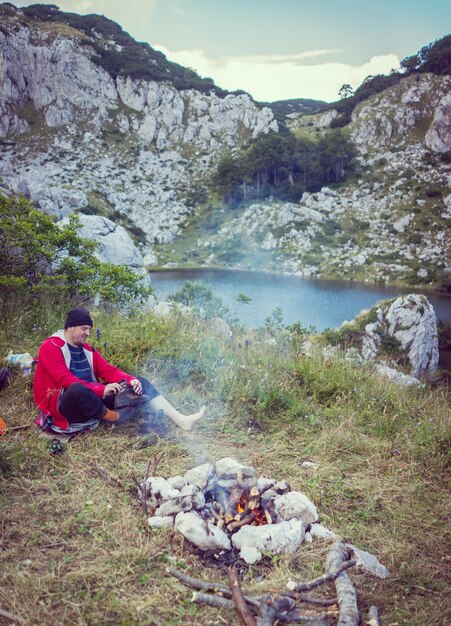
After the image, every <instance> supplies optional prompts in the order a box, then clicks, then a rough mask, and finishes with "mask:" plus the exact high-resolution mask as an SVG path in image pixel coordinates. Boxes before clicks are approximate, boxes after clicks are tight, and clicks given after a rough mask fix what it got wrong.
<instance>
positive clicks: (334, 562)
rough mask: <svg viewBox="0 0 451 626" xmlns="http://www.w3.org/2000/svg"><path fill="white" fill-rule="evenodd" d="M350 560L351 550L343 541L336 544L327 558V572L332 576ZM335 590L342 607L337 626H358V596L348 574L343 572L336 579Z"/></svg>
mask: <svg viewBox="0 0 451 626" xmlns="http://www.w3.org/2000/svg"><path fill="white" fill-rule="evenodd" d="M348 559H349V549H348V548H347V547H346V546H345V545H344V543H342V542H341V541H337V542H335V543H334V544H333V545H332V547H331V549H330V552H329V554H328V555H327V558H326V572H327V573H328V574H332V573H333V572H335V571H336V570H337V568H339V567H340V565H341V564H342V563H343V564H344V562H346V561H348ZM348 562H349V561H348ZM335 589H336V590H337V598H338V604H339V607H340V613H339V616H338V622H337V626H358V623H359V610H358V608H357V594H356V591H355V588H354V585H353V584H352V581H351V579H350V578H349V575H348V574H347V572H345V571H342V572H341V573H340V574H339V576H337V577H336V578H335Z"/></svg>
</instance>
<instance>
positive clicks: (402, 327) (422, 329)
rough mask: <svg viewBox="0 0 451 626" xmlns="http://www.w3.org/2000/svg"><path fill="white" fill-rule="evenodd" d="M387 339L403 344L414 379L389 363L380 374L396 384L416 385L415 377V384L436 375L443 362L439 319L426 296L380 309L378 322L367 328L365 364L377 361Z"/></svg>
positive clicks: (403, 299) (407, 298)
mask: <svg viewBox="0 0 451 626" xmlns="http://www.w3.org/2000/svg"><path fill="white" fill-rule="evenodd" d="M384 336H388V337H394V338H395V339H397V340H398V341H399V343H400V345H401V348H402V350H404V351H405V352H406V353H407V356H408V359H409V364H410V370H411V371H410V377H409V376H407V377H406V376H405V375H404V374H402V373H400V372H398V371H397V370H395V369H393V368H390V367H389V366H388V365H387V364H386V363H380V364H379V365H378V370H379V372H380V373H382V374H384V375H386V376H388V377H389V378H391V379H392V380H396V382H401V383H402V384H412V380H411V379H412V377H413V378H414V380H415V379H418V378H421V377H423V376H429V375H431V374H433V373H434V372H435V371H436V369H437V366H438V359H439V352H438V333H437V318H436V316H435V312H434V309H433V307H432V305H431V303H430V302H429V301H428V299H427V298H426V296H424V295H421V294H409V295H407V296H400V297H399V298H397V299H396V300H395V301H394V302H392V303H391V304H389V305H387V306H384V307H380V308H379V309H378V311H377V321H376V322H374V323H371V324H367V325H366V326H365V334H364V336H363V338H362V357H363V358H364V359H365V360H367V361H368V360H373V359H375V358H376V357H377V355H378V353H379V350H380V346H381V344H382V341H383V337H384ZM416 382H417V381H416Z"/></svg>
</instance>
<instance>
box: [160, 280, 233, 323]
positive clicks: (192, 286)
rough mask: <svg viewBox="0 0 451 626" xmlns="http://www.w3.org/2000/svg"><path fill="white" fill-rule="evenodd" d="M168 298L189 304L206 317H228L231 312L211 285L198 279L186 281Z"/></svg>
mask: <svg viewBox="0 0 451 626" xmlns="http://www.w3.org/2000/svg"><path fill="white" fill-rule="evenodd" d="M168 300H170V301H172V302H178V303H180V304H184V305H185V306H189V307H191V308H192V309H193V310H194V311H195V312H196V313H199V314H200V315H202V316H204V317H206V318H209V317H215V316H218V317H227V315H228V313H229V309H228V307H226V306H225V304H224V303H223V301H222V300H221V298H220V297H219V296H217V295H215V294H214V293H213V290H212V288H211V287H207V286H206V285H203V284H202V283H200V282H196V281H186V282H185V283H184V284H183V287H181V288H180V289H178V290H177V291H176V292H175V293H173V294H171V295H169V296H168Z"/></svg>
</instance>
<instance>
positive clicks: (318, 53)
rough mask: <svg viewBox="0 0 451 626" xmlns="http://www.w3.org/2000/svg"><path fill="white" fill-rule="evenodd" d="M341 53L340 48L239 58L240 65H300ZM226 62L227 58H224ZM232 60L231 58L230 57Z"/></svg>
mask: <svg viewBox="0 0 451 626" xmlns="http://www.w3.org/2000/svg"><path fill="white" fill-rule="evenodd" d="M337 52H341V49H340V48H335V49H332V50H309V51H308V52H300V53H299V54H291V55H283V54H260V55H246V56H242V57H235V58H239V59H240V60H241V62H242V63H245V62H248V63H256V64H263V65H278V64H280V63H284V64H287V63H290V64H292V65H300V64H302V62H303V61H305V60H306V59H314V58H317V57H322V56H325V55H329V54H337ZM225 59H226V60H227V59H228V57H226V58H225ZM231 59H232V60H233V57H231Z"/></svg>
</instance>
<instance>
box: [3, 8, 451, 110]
mask: <svg viewBox="0 0 451 626" xmlns="http://www.w3.org/2000/svg"><path fill="white" fill-rule="evenodd" d="M12 3H13V4H15V5H16V6H19V7H20V6H27V5H29V4H34V3H33V2H29V1H28V2H18V1H14V0H12ZM40 4H56V5H57V6H59V7H60V9H61V10H63V11H69V12H74V13H80V14H87V13H98V14H101V15H105V16H106V17H109V18H110V19H113V20H114V21H116V22H118V23H119V24H120V25H121V26H122V28H123V29H124V30H126V31H127V32H128V33H130V35H132V36H133V37H134V38H135V39H137V40H139V41H146V42H148V43H149V44H150V45H151V46H152V47H153V48H155V49H157V50H160V51H161V52H163V53H164V54H165V55H166V56H167V58H168V59H169V60H171V61H174V62H176V63H180V64H181V65H184V66H186V67H190V68H192V69H194V70H196V72H198V73H199V74H200V75H201V76H204V77H207V76H208V77H210V78H213V80H214V81H215V83H216V84H217V85H218V86H219V87H222V88H223V89H228V90H230V91H233V90H235V89H243V90H244V91H247V92H248V93H250V94H251V95H252V96H253V97H254V98H255V99H256V100H258V101H264V102H272V101H275V100H286V99H290V98H313V99H316V100H325V101H327V102H332V101H334V100H337V98H338V91H339V89H340V87H341V86H342V85H343V84H345V83H349V84H350V85H351V86H352V87H353V88H357V87H358V86H359V85H360V84H361V83H362V81H363V80H364V78H365V77H366V76H368V75H370V74H388V73H389V72H390V70H391V69H397V68H398V67H399V62H400V61H401V60H402V59H403V58H405V57H407V56H411V55H412V54H415V53H416V52H418V50H419V49H420V48H422V47H423V46H425V45H427V44H429V43H431V42H433V41H435V40H436V39H439V38H441V37H443V36H444V35H447V34H449V31H450V27H451V2H450V1H449V0H428V1H426V0H377V1H375V0H342V1H341V2H340V1H338V0H59V1H58V0H54V1H53V2H40Z"/></svg>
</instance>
